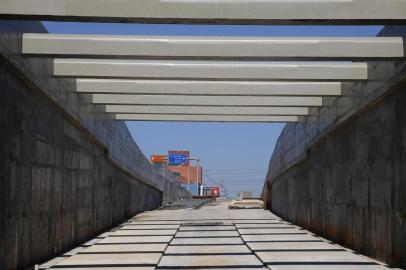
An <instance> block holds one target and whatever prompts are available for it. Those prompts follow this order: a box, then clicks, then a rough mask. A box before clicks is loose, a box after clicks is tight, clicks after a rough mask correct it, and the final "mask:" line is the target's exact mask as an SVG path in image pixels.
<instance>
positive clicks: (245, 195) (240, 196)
mask: <svg viewBox="0 0 406 270" xmlns="http://www.w3.org/2000/svg"><path fill="white" fill-rule="evenodd" d="M236 199H237V200H244V199H252V192H250V191H242V192H238V193H237V197H236Z"/></svg>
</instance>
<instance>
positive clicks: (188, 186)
mask: <svg viewBox="0 0 406 270" xmlns="http://www.w3.org/2000/svg"><path fill="white" fill-rule="evenodd" d="M187 191H189V192H190V166H189V165H188V166H187Z"/></svg>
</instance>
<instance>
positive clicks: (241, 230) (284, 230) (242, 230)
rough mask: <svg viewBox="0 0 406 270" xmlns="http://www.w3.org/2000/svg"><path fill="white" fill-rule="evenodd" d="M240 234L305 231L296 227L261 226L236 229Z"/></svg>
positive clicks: (296, 232) (301, 232)
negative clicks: (273, 227)
mask: <svg viewBox="0 0 406 270" xmlns="http://www.w3.org/2000/svg"><path fill="white" fill-rule="evenodd" d="M238 232H239V233H240V234H304V233H307V232H306V231H304V230H302V229H298V228H282V229H281V228H276V229H272V228H267V229H264V228H261V229H238Z"/></svg>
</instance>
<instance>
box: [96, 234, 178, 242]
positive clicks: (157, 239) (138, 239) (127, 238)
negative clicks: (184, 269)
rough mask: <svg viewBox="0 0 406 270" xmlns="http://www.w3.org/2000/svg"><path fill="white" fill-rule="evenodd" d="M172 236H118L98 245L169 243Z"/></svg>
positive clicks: (104, 240)
mask: <svg viewBox="0 0 406 270" xmlns="http://www.w3.org/2000/svg"><path fill="white" fill-rule="evenodd" d="M171 239H172V236H164V235H160V236H116V237H108V238H105V239H103V240H101V241H100V242H98V244H119V243H120V244H137V243H169V242H170V241H171Z"/></svg>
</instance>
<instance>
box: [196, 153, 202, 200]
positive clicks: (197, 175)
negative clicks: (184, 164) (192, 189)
mask: <svg viewBox="0 0 406 270" xmlns="http://www.w3.org/2000/svg"><path fill="white" fill-rule="evenodd" d="M196 170H197V174H196V177H197V185H196V188H197V195H203V192H199V182H200V181H199V175H200V159H197V168H196ZM202 184H203V183H202Z"/></svg>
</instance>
